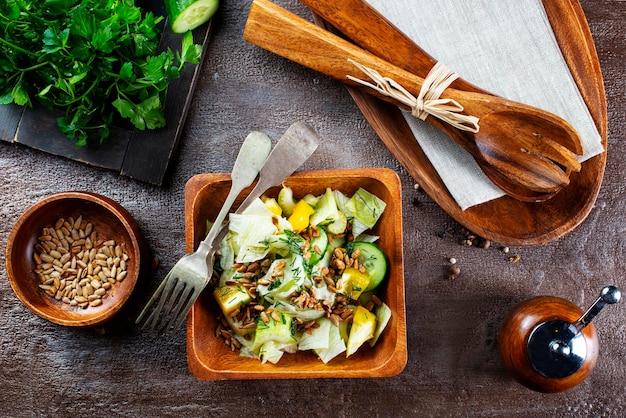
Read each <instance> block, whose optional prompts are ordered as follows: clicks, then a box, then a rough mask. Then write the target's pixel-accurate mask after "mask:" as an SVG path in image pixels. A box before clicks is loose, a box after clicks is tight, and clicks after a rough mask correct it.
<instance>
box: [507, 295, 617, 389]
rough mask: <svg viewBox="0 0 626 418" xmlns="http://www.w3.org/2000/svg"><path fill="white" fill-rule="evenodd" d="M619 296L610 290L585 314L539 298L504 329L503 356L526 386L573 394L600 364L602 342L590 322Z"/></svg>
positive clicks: (509, 318)
mask: <svg viewBox="0 0 626 418" xmlns="http://www.w3.org/2000/svg"><path fill="white" fill-rule="evenodd" d="M620 298H621V292H620V291H619V289H618V288H617V287H615V286H606V287H604V288H603V289H602V291H601V293H600V296H599V297H598V298H597V299H596V301H595V302H594V303H593V304H592V305H591V306H590V307H589V309H587V311H586V312H584V313H583V312H582V310H581V309H580V308H579V307H578V306H576V305H574V304H573V303H571V302H569V301H567V300H565V299H561V298H558V297H553V296H539V297H536V298H533V299H530V300H528V301H525V302H522V303H520V304H518V305H517V306H516V307H514V308H513V309H512V310H511V312H509V314H508V315H507V317H506V318H505V319H504V322H503V323H502V327H501V328H500V334H499V345H500V355H501V356H502V360H503V362H504V366H505V367H506V369H507V370H508V371H509V372H510V373H511V374H512V375H513V377H514V378H515V379H516V380H517V381H519V382H520V383H522V384H523V385H524V386H526V387H528V388H530V389H533V390H536V391H538V392H544V393H554V392H563V391H566V390H568V389H571V388H573V387H574V386H576V385H578V384H579V383H580V382H582V381H583V380H585V378H586V377H587V376H588V375H589V374H590V373H591V371H592V370H593V368H594V367H595V365H596V360H597V359H598V336H597V334H596V329H595V327H594V325H593V324H592V323H591V320H592V319H593V318H594V317H595V316H596V315H597V314H598V313H599V312H600V311H601V310H602V308H604V306H606V305H607V304H613V303H617V302H618V301H619V300H620Z"/></svg>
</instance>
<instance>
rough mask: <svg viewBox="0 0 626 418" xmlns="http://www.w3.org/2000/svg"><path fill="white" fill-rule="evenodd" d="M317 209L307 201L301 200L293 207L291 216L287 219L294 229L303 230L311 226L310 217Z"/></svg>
mask: <svg viewBox="0 0 626 418" xmlns="http://www.w3.org/2000/svg"><path fill="white" fill-rule="evenodd" d="M313 212H315V210H314V209H313V208H312V207H311V205H309V204H308V203H307V202H306V201H304V200H300V201H299V202H298V203H296V206H294V208H293V212H292V213H291V216H290V217H289V218H288V219H287V220H288V221H289V223H290V224H291V226H292V227H293V229H294V231H302V230H304V229H306V228H307V227H308V226H309V218H310V216H311V215H312V214H313Z"/></svg>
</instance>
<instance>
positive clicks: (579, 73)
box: [348, 0, 607, 245]
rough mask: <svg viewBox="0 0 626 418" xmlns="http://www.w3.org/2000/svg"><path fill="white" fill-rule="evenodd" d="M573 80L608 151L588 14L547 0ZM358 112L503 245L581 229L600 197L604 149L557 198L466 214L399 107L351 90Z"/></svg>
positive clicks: (502, 202) (451, 205)
mask: <svg viewBox="0 0 626 418" xmlns="http://www.w3.org/2000/svg"><path fill="white" fill-rule="evenodd" d="M543 5H544V8H545V10H546V12H547V15H548V18H549V20H550V23H551V25H552V28H553V30H554V33H555V35H556V39H557V41H558V43H559V46H560V48H561V51H562V52H563V56H564V58H565V60H566V62H567V64H568V66H569V68H570V71H571V73H572V76H573V78H574V80H575V81H576V84H577V86H578V88H579V90H580V92H581V94H582V96H583V98H584V100H585V103H586V104H587V107H588V108H589V111H590V112H591V115H592V117H593V120H594V122H595V124H596V127H597V129H598V131H599V133H600V136H601V138H602V145H603V146H604V149H605V150H606V149H607V105H606V97H605V91H604V83H603V80H602V73H601V71H600V64H599V61H598V56H597V53H596V50H595V45H594V43H593V39H592V37H591V32H590V30H589V27H588V25H587V21H586V19H585V15H584V12H583V10H582V8H581V6H580V3H579V2H578V1H577V0H543ZM348 90H349V92H350V94H351V95H352V97H353V99H354V101H355V102H356V104H357V105H358V107H359V109H360V110H361V112H362V113H363V115H364V116H365V118H366V119H367V121H368V122H369V123H370V125H371V126H372V127H373V129H374V130H375V131H376V133H377V134H378V136H379V137H380V138H381V140H382V141H383V142H384V143H385V145H386V146H387V147H388V148H389V150H390V151H391V153H392V154H393V155H394V156H395V157H396V158H397V160H398V161H399V162H400V164H402V166H403V167H404V168H405V169H406V170H407V172H408V173H409V174H410V175H411V176H412V177H413V178H414V179H415V180H416V182H417V183H418V184H419V185H420V187H422V188H423V189H424V190H425V191H426V193H427V194H428V195H429V196H430V197H431V198H432V199H433V200H434V201H435V202H436V203H437V204H439V206H441V208H442V209H443V210H444V211H446V212H447V213H448V214H449V215H450V216H452V217H453V218H454V219H455V220H456V221H458V222H459V223H460V224H462V225H463V226H465V227H466V228H467V229H468V230H470V231H472V232H473V233H475V234H477V235H479V236H481V237H483V238H487V239H490V240H492V241H495V242H497V243H500V244H504V245H532V244H543V243H546V242H549V241H552V240H555V239H557V238H559V237H561V236H563V235H564V234H566V233H568V232H569V231H571V230H572V229H574V228H575V227H576V226H578V225H579V224H580V223H581V222H582V221H583V220H584V219H585V218H586V217H587V215H588V214H589V212H590V211H591V209H592V207H593V205H594V202H595V200H596V197H597V195H598V192H599V189H600V185H601V183H602V178H603V175H604V167H605V164H606V151H605V152H603V153H602V154H600V155H597V156H595V157H593V158H591V159H589V160H587V161H586V162H584V163H583V164H582V170H581V172H580V173H572V175H571V177H570V179H571V183H570V185H569V186H567V187H566V188H565V189H564V190H562V191H561V192H559V193H558V194H557V195H556V196H554V197H553V198H551V199H549V200H547V201H545V202H542V203H529V202H521V201H518V200H515V199H513V198H511V197H509V196H505V197H502V198H499V199H496V200H493V201H490V202H487V203H483V204H481V205H477V206H474V207H471V208H469V209H466V210H465V211H463V210H462V209H461V208H460V207H459V206H458V205H457V203H456V202H455V200H454V199H453V197H452V196H451V195H450V193H449V192H448V190H447V188H446V186H445V184H444V183H443V181H442V180H441V179H440V178H439V175H438V174H437V172H436V170H435V169H434V167H433V166H432V164H431V163H430V161H429V160H428V158H427V157H426V155H425V154H424V152H423V151H422V149H421V148H420V146H419V144H418V143H417V141H415V138H414V136H413V134H412V132H411V130H410V128H409V126H408V124H407V123H406V121H405V119H404V117H403V116H402V115H401V113H400V111H399V110H398V109H397V107H395V106H393V105H390V104H388V103H386V102H383V101H381V100H378V99H375V98H373V97H372V96H369V95H367V94H365V93H362V92H361V91H359V90H358V89H356V88H352V87H348Z"/></svg>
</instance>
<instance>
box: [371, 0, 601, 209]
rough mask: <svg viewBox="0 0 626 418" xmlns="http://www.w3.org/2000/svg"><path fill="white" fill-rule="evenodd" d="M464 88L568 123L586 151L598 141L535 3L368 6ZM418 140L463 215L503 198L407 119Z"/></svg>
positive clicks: (389, 0)
mask: <svg viewBox="0 0 626 418" xmlns="http://www.w3.org/2000/svg"><path fill="white" fill-rule="evenodd" d="M369 3H370V4H371V5H372V6H373V7H375V8H376V9H377V10H378V11H379V12H381V13H382V14H383V15H384V16H385V17H386V18H387V19H389V20H390V21H391V22H393V23H394V24H395V25H396V26H397V27H398V28H400V29H401V30H402V31H403V32H404V33H405V34H407V35H408V36H409V37H411V39H413V40H414V41H415V42H416V43H417V44H418V45H420V46H421V47H422V48H423V49H424V50H426V51H427V52H428V53H429V54H430V55H432V56H433V57H434V58H436V59H437V60H438V61H441V62H442V63H444V64H445V65H447V66H448V67H449V68H450V69H452V70H453V71H454V72H456V73H457V74H459V75H460V76H461V77H462V78H464V79H466V80H467V81H469V82H471V83H473V84H475V85H477V86H480V87H481V88H483V89H485V90H487V91H489V92H492V93H494V94H498V95H501V96H503V97H506V98H508V99H511V100H515V101H519V102H522V103H526V104H529V105H532V106H536V107H539V108H542V109H545V110H548V111H550V112H552V113H554V114H556V115H558V116H561V117H562V118H564V119H565V120H567V121H568V122H569V123H570V124H572V126H574V128H575V129H576V130H577V131H578V133H579V134H580V136H581V138H582V140H583V146H584V149H585V154H584V156H583V157H582V158H581V159H580V161H581V162H582V161H584V160H586V159H588V158H591V157H593V156H595V155H597V154H599V153H601V152H603V151H604V150H603V147H602V140H601V137H600V134H599V133H598V131H597V129H596V127H595V124H594V122H593V119H592V117H591V114H590V113H589V110H588V108H587V106H586V105H585V103H584V101H583V98H582V96H581V94H580V92H579V91H578V88H577V87H576V83H575V81H574V79H573V78H572V76H571V73H570V71H569V69H568V67H567V63H566V62H565V59H564V58H563V56H562V54H561V51H560V49H559V47H558V44H557V42H556V39H555V37H554V33H553V31H552V28H551V26H550V23H549V21H548V18H547V15H546V12H545V10H544V8H543V5H542V3H541V0H498V1H493V0H369ZM405 118H406V119H407V121H408V124H409V126H410V127H411V130H412V131H413V134H414V135H415V137H416V140H417V141H418V143H419V144H420V146H421V147H422V149H423V150H424V152H425V154H426V155H427V156H428V158H429V159H430V161H431V163H432V164H433V166H434V167H435V169H436V170H437V172H438V173H439V175H440V177H441V179H442V180H443V182H444V183H445V184H446V186H447V187H448V190H449V191H450V194H451V195H452V196H453V197H454V199H455V200H456V202H457V203H458V205H459V206H460V207H461V208H462V209H463V210H465V209H467V208H469V207H471V206H474V205H478V204H480V203H484V202H487V201H489V200H492V199H497V198H498V197H501V196H503V195H504V193H503V192H502V191H501V190H500V189H498V188H497V187H496V186H495V185H493V183H491V182H490V181H489V180H488V179H487V177H486V176H485V175H484V174H483V172H482V171H481V170H480V168H479V167H478V165H477V164H476V162H475V161H474V159H473V158H472V157H471V156H470V155H469V154H468V153H467V152H466V151H465V150H463V149H462V148H461V147H460V146H459V145H457V144H456V143H455V142H454V141H453V140H452V139H450V138H449V137H448V136H447V135H445V134H443V133H441V132H439V131H438V130H437V129H435V128H433V127H432V126H430V125H429V124H428V123H426V122H422V121H421V120H419V119H416V118H414V117H412V116H411V115H410V113H407V112H405Z"/></svg>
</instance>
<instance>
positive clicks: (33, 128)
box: [0, 1, 212, 186]
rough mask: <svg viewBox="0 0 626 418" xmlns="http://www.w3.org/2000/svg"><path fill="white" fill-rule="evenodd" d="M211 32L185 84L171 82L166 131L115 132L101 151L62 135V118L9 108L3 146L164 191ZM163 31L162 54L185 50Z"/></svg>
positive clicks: (198, 32)
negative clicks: (60, 159) (109, 172)
mask: <svg viewBox="0 0 626 418" xmlns="http://www.w3.org/2000/svg"><path fill="white" fill-rule="evenodd" d="M138 4H140V5H142V6H143V7H144V8H145V9H146V10H148V11H151V12H153V13H154V14H157V15H164V14H165V11H164V9H163V4H162V2H156V1H145V2H138ZM211 27H212V24H211V22H209V23H207V24H205V25H202V26H201V27H199V28H197V29H195V30H194V32H193V36H194V42H196V43H197V44H200V45H202V46H203V55H202V60H201V61H200V64H198V65H190V64H187V65H186V66H185V70H184V71H183V73H182V74H181V76H180V78H177V79H173V80H171V81H170V86H169V88H168V91H167V96H166V100H165V109H164V112H165V118H166V121H167V125H166V126H165V127H164V128H160V129H155V130H145V131H141V130H138V129H131V128H125V127H113V128H112V130H111V136H110V137H109V138H108V139H107V140H106V141H105V142H104V143H103V144H102V145H95V146H94V145H90V146H88V147H77V146H75V145H74V143H73V142H72V141H71V140H69V139H68V138H67V137H66V136H65V135H63V133H62V132H61V131H60V130H59V128H58V126H57V122H56V119H57V117H58V116H59V115H58V114H57V113H55V112H52V111H49V110H47V109H44V108H41V107H33V108H28V107H27V108H22V107H19V106H16V105H9V106H0V140H2V141H5V142H11V143H19V144H22V145H25V146H27V147H30V148H33V149H37V150H40V151H44V152H47V153H49V154H54V155H58V156H62V157H65V158H69V159H72V160H75V161H80V162H83V163H85V164H89V165H92V166H95V167H101V168H105V169H110V170H113V171H116V172H118V173H120V174H121V175H123V176H127V177H132V178H134V179H137V180H140V181H143V182H146V183H149V184H153V185H157V186H160V185H162V184H163V181H164V179H165V177H166V174H167V171H168V169H169V166H170V162H171V160H172V156H173V155H174V154H175V153H176V150H177V148H178V144H179V141H180V137H181V133H182V130H183V125H184V123H185V119H186V117H187V111H188V109H189V104H190V103H191V100H192V98H193V91H194V88H195V85H196V80H197V78H198V76H199V74H200V69H201V67H202V61H204V58H205V56H206V52H207V51H206V50H207V45H208V41H209V37H210V34H211ZM162 30H163V32H162V34H161V41H160V45H159V49H160V50H165V49H167V48H170V49H172V50H173V51H178V50H180V45H181V37H182V35H178V34H174V33H173V32H172V31H171V30H170V28H169V25H168V24H167V22H165V21H164V22H163V23H162Z"/></svg>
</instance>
